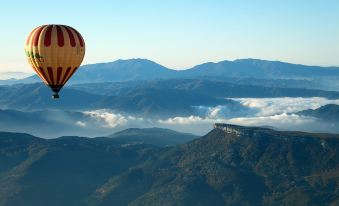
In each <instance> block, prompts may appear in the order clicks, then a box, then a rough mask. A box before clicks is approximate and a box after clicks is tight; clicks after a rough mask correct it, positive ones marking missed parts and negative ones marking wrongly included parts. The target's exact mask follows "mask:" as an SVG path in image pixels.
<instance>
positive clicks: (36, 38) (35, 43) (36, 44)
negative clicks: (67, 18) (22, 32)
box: [33, 26, 46, 46]
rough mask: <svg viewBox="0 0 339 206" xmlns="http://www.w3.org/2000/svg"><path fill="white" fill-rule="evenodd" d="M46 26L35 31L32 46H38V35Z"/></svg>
mask: <svg viewBox="0 0 339 206" xmlns="http://www.w3.org/2000/svg"><path fill="white" fill-rule="evenodd" d="M45 27H46V26H41V27H39V28H38V29H37V31H36V32H35V35H34V40H33V41H34V46H38V44H39V38H40V33H41V31H42V29H43V28H45Z"/></svg>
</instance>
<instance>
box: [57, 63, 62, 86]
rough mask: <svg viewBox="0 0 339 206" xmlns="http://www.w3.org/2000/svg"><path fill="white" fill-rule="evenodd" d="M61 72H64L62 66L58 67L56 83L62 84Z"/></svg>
mask: <svg viewBox="0 0 339 206" xmlns="http://www.w3.org/2000/svg"><path fill="white" fill-rule="evenodd" d="M61 73H62V67H58V70H57V81H56V85H60V84H61V82H60V77H61Z"/></svg>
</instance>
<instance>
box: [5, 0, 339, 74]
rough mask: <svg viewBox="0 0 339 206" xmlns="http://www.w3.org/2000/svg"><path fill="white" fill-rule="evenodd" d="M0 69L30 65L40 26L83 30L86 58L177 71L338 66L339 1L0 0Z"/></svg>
mask: <svg viewBox="0 0 339 206" xmlns="http://www.w3.org/2000/svg"><path fill="white" fill-rule="evenodd" d="M0 5H1V7H0V26H1V38H0V45H1V47H2V49H1V50H0V72H1V71H26V72H30V71H32V70H31V69H30V67H29V65H28V63H27V62H26V59H25V55H24V51H23V46H24V42H25V40H26V37H27V35H28V34H29V33H30V31H31V30H32V29H34V28H35V27H37V26H39V25H41V24H66V25H70V26H72V27H74V28H76V29H77V30H78V31H80V33H81V34H82V35H83V36H84V39H85V41H86V46H87V48H86V49H87V52H86V56H85V60H84V63H85V64H86V63H97V62H108V61H113V60H116V59H129V58H147V59H150V60H153V61H156V62H158V63H160V64H162V65H164V66H167V67H170V68H174V69H184V68H189V67H192V66H194V65H196V64H200V63H203V62H208V61H213V62H216V61H221V60H234V59H238V58H260V59H267V60H281V61H287V62H292V63H301V64H307V65H324V66H330V65H336V66H339V0H167V1H165V0H95V1H93V0H92V1H86V0H82V1H76V0H74V1H71V0H57V1H46V0H44V1H40V0H34V1H24V0H22V1H16V0H11V1H5V0H0Z"/></svg>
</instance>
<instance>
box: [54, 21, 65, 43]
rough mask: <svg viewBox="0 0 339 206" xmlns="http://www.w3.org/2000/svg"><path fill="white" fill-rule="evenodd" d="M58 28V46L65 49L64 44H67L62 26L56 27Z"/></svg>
mask: <svg viewBox="0 0 339 206" xmlns="http://www.w3.org/2000/svg"><path fill="white" fill-rule="evenodd" d="M56 28H57V35H58V45H59V46H60V47H63V46H64V44H65V42H64V34H63V32H62V30H61V27H60V26H56Z"/></svg>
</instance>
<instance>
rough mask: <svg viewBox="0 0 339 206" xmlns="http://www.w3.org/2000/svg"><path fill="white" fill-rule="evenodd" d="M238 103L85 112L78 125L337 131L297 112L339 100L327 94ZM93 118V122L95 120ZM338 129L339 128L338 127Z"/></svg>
mask: <svg viewBox="0 0 339 206" xmlns="http://www.w3.org/2000/svg"><path fill="white" fill-rule="evenodd" d="M233 100H235V101H238V102H239V103H240V106H239V105H232V106H226V105H219V106H216V107H206V106H198V107H194V108H195V109H196V111H197V115H191V116H177V117H172V118H168V119H146V118H142V117H136V116H131V115H123V114H120V113H115V112H113V111H111V110H95V111H87V112H84V114H86V115H87V116H88V117H90V118H89V120H88V119H87V120H85V121H82V120H81V121H79V122H77V125H78V126H81V127H89V126H93V125H96V126H99V127H102V128H103V129H106V130H110V131H114V130H120V129H124V128H129V127H166V128H170V129H174V130H178V131H182V132H190V133H194V134H204V133H206V132H208V131H209V130H210V129H212V125H213V123H215V122H224V123H230V124H238V125H244V126H271V127H275V128H278V129H283V130H303V131H334V130H335V126H333V125H329V124H327V123H324V122H321V121H319V120H318V119H316V118H313V117H307V116H301V115H297V114H294V113H295V112H298V111H301V110H305V109H316V108H318V107H320V106H323V105H326V104H339V100H328V99H326V98H319V97H313V98H290V97H286V98H237V99H233ZM93 122H94V123H93ZM338 130H339V129H338ZM338 132H339V131H338Z"/></svg>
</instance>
